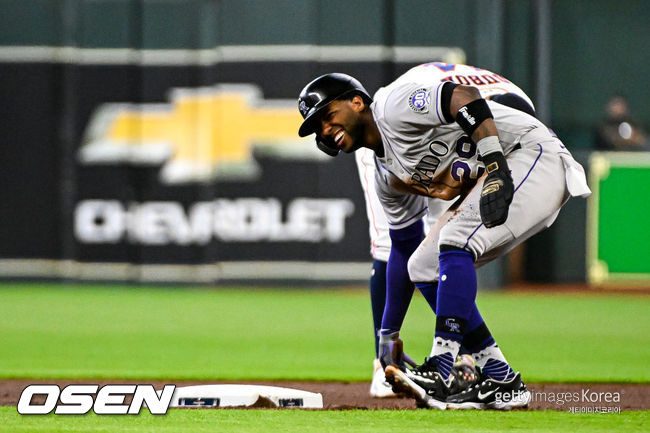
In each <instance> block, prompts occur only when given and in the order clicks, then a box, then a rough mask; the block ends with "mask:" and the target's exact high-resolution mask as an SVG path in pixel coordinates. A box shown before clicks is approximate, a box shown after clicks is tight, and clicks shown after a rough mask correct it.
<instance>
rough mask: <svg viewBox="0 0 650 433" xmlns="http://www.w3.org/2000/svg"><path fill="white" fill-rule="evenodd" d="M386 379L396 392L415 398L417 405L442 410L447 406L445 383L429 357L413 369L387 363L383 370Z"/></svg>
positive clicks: (447, 392)
mask: <svg viewBox="0 0 650 433" xmlns="http://www.w3.org/2000/svg"><path fill="white" fill-rule="evenodd" d="M384 373H385V375H386V381H387V382H388V383H390V384H391V385H392V387H393V391H394V392H396V393H403V394H406V395H408V396H409V397H412V398H414V399H415V402H416V404H417V406H418V407H423V408H433V409H439V410H444V409H446V408H447V403H446V402H445V399H446V398H447V395H448V394H449V391H448V389H447V383H446V382H445V380H444V379H443V378H442V376H441V375H440V373H439V372H438V370H437V368H436V366H435V364H434V363H433V361H431V358H427V359H426V360H425V362H424V364H422V365H420V366H419V367H416V368H415V369H413V370H410V369H408V368H405V369H404V370H401V369H399V368H398V367H397V366H395V365H392V364H391V365H388V366H387V367H386V370H385V371H384Z"/></svg>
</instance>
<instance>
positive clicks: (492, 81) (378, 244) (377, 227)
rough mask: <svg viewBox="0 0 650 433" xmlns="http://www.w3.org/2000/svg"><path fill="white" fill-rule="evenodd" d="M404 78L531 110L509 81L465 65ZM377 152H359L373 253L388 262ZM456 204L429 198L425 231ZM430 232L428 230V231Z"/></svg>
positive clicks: (427, 67)
mask: <svg viewBox="0 0 650 433" xmlns="http://www.w3.org/2000/svg"><path fill="white" fill-rule="evenodd" d="M404 77H412V78H409V79H412V80H414V81H418V80H420V79H421V77H425V78H426V80H427V81H430V82H432V83H433V82H443V81H452V82H455V83H458V84H464V85H470V86H474V87H476V88H477V89H478V90H479V91H480V93H481V96H482V97H484V98H489V97H492V96H495V95H501V94H504V93H511V94H515V95H517V96H519V97H521V98H522V99H523V100H524V101H526V102H527V103H528V104H529V105H530V106H531V108H533V107H534V105H533V103H532V101H531V100H530V98H529V97H528V95H526V93H525V92H524V91H523V90H521V89H520V88H519V87H518V86H516V85H515V84H514V83H512V82H511V81H509V80H507V79H506V78H504V77H502V76H500V75H498V74H495V73H494V72H491V71H488V70H486V69H481V68H476V67H473V66H468V65H462V64H448V63H441V62H432V63H426V64H423V65H418V66H415V67H414V68H412V69H410V70H409V71H408V72H406V74H405V75H404ZM374 156H375V154H374V152H373V151H372V150H370V149H368V148H361V149H359V150H357V151H356V152H355V159H356V163H357V169H358V171H359V180H360V182H361V186H362V188H363V191H364V198H365V201H366V213H367V216H368V225H369V234H370V253H371V255H372V257H373V259H375V260H382V261H384V262H385V261H388V255H389V254H390V248H391V241H390V237H389V235H388V221H387V219H386V216H385V214H384V211H383V208H382V205H381V203H380V201H379V199H378V198H377V193H376V190H375V173H376V169H375V159H374ZM452 202H453V201H445V200H441V199H433V198H428V203H427V208H428V209H427V218H426V221H425V228H428V227H431V226H434V225H435V223H436V221H437V219H438V218H439V217H440V216H441V215H442V214H443V213H444V212H445V210H447V209H448V208H449V206H450V205H451V203H452ZM427 232H428V229H427Z"/></svg>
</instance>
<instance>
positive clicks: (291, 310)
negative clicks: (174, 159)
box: [0, 284, 650, 382]
mask: <svg viewBox="0 0 650 433" xmlns="http://www.w3.org/2000/svg"><path fill="white" fill-rule="evenodd" d="M478 303H479V307H480V309H481V311H482V313H483V316H484V318H485V319H486V322H487V323H488V326H489V327H490V329H491V330H492V332H493V334H494V335H495V337H496V338H497V340H498V342H499V344H500V345H501V347H502V349H503V351H504V352H505V354H506V356H507V357H508V358H509V360H510V361H511V363H512V364H513V365H514V366H515V368H517V369H519V370H521V371H522V372H523V376H524V378H525V379H526V380H527V381H529V382H539V381H542V382H553V381H568V382H583V381H600V382H607V381H627V382H648V381H650V369H648V368H647V367H648V365H649V364H650V314H648V311H650V297H647V296H629V295H627V296H617V295H610V294H584V293H580V294H563V293H549V294H539V293H531V294H522V293H494V292H492V293H480V294H479V297H478ZM433 324H434V318H433V315H432V314H431V313H430V310H429V309H428V306H427V305H426V302H425V301H424V299H423V298H421V297H419V296H417V297H415V298H414V301H413V303H412V306H411V310H410V311H409V314H408V317H407V320H406V322H405V325H404V330H403V337H404V340H405V349H406V351H407V352H408V353H409V354H410V355H411V356H413V357H415V358H416V359H422V358H423V357H424V356H425V355H427V354H428V351H429V348H430V343H431V337H432V329H433ZM371 335H372V331H371V315H370V306H369V300H368V294H367V293H366V292H365V290H360V289H357V290H314V289H311V290H280V289H269V288H249V289H205V288H196V289H191V288H170V287H166V288H160V287H157V288H143V287H124V286H100V285H97V286H82V285H78V286H76V285H72V286H64V285H49V284H4V285H2V286H0V336H1V338H2V344H0V366H1V368H0V377H4V378H124V379H226V380H231V379H241V380H243V379H252V380H261V379H294V380H348V381H367V380H369V377H370V369H371V360H372V353H373V346H372V344H373V343H372V340H371Z"/></svg>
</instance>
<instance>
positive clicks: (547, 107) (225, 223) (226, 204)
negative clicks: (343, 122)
mask: <svg viewBox="0 0 650 433" xmlns="http://www.w3.org/2000/svg"><path fill="white" fill-rule="evenodd" d="M596 3H598V5H597V6H598V7H596V6H594V2H586V1H578V2H571V4H567V3H566V2H559V1H555V2H554V1H539V2H521V1H498V0H484V1H479V0H467V1H462V2H457V1H439V2H429V1H420V0H417V1H413V0H412V1H405V0H399V1H390V0H384V1H381V0H362V1H355V2H347V1H343V0H336V1H328V2H325V1H319V0H312V1H304V2H295V1H289V0H280V1H274V2H266V1H257V0H247V1H214V0H211V1H208V0H175V1H171V0H155V1H153V0H152V1H146V2H144V1H142V2H141V1H130V0H103V1H86V0H20V1H19V0H6V1H4V2H2V3H0V77H2V78H1V80H0V97H1V100H2V101H3V104H2V106H1V108H0V119H2V120H1V121H0V136H1V137H3V142H4V144H3V146H2V147H1V148H0V153H1V158H0V164H1V167H0V173H2V176H3V178H4V182H3V185H5V187H4V188H2V190H1V191H0V200H1V202H2V203H3V206H2V208H1V209H0V220H1V221H2V229H1V230H0V236H1V238H0V240H1V242H0V276H2V275H4V276H5V277H15V276H44V277H68V278H88V279H98V278H99V279H102V278H103V277H104V278H110V279H117V280H156V281H173V280H174V279H178V280H186V279H189V280H197V281H215V280H224V279H226V280H227V279H235V280H241V279H247V278H253V279H255V278H268V279H272V280H273V279H283V278H286V277H287V276H289V277H295V278H297V279H301V278H303V279H304V278H307V279H317V280H321V279H326V280H331V279H335V280H346V281H347V280H362V279H365V278H366V276H367V271H368V268H367V263H368V261H369V254H368V234H367V223H366V217H365V210H364V202H363V197H362V195H361V194H362V193H361V190H360V188H358V180H357V174H356V168H355V165H354V162H353V160H352V158H345V157H339V158H337V161H336V162H334V161H333V160H329V159H328V158H327V157H323V156H322V155H321V154H320V153H319V152H317V151H316V150H315V149H314V147H313V145H312V144H311V142H310V141H309V140H299V139H298V138H297V137H296V136H295V134H294V133H293V131H294V129H295V126H294V125H295V124H296V122H298V121H299V119H298V120H297V117H296V116H297V110H295V98H296V95H297V93H298V92H299V90H300V88H301V87H302V85H303V84H304V83H306V82H307V81H308V80H310V79H311V78H313V77H315V76H317V75H319V74H320V73H324V72H330V71H333V70H338V71H345V72H347V73H350V74H352V75H355V76H356V77H358V78H359V79H360V80H361V81H362V82H364V84H365V85H366V86H367V88H368V90H369V91H371V92H373V91H374V90H376V89H377V88H378V87H379V86H380V85H381V84H382V83H385V82H387V81H389V80H390V79H392V77H394V76H396V75H398V74H399V73H401V72H403V71H404V70H406V69H407V68H408V67H410V66H413V65H415V64H419V63H422V62H426V61H432V60H442V61H447V62H462V61H466V62H468V63H471V64H476V65H479V66H483V67H486V68H489V69H493V70H497V71H500V72H503V74H504V75H506V76H508V77H509V78H511V79H512V80H513V81H515V82H516V83H517V84H519V85H520V86H521V87H522V88H523V89H524V90H525V91H526V92H527V93H529V94H530V95H531V96H533V98H534V99H535V102H536V104H537V107H538V112H540V114H541V115H542V116H543V117H547V118H548V119H551V122H552V124H553V127H554V128H555V129H556V130H558V132H559V133H560V135H561V136H563V137H566V139H565V141H566V143H567V144H568V146H569V147H570V148H572V149H578V150H581V149H588V148H589V146H590V139H589V134H590V127H591V125H592V123H593V122H594V121H595V120H596V119H597V118H598V116H599V115H600V113H599V107H600V106H602V104H603V103H604V101H605V99H606V98H607V96H609V94H610V93H616V92H620V91H621V87H623V89H627V88H628V87H629V82H637V83H638V85H639V86H640V88H639V91H638V92H634V93H632V94H628V96H629V97H630V100H631V103H632V106H633V108H637V111H638V112H639V114H640V116H639V117H640V118H641V120H643V121H645V122H646V123H647V122H648V121H650V118H648V117H647V116H649V115H650V110H647V109H646V110H643V109H641V110H638V109H639V108H643V105H642V104H646V105H645V107H646V108H647V101H646V100H645V98H643V97H642V95H644V94H647V93H648V92H647V86H648V83H647V82H646V81H645V80H643V79H642V78H643V77H642V76H641V75H642V74H644V72H643V71H645V70H647V66H648V60H647V56H646V58H641V57H642V56H639V55H638V54H637V47H638V46H643V41H644V40H645V39H644V38H645V30H644V27H643V25H644V23H646V22H647V18H648V13H647V11H646V10H645V9H644V8H643V3H642V2H638V1H628V2H623V5H620V4H617V5H619V6H617V7H616V8H613V5H611V3H610V2H606V1H601V2H596ZM477 11H479V12H480V13H477ZM479 16H480V19H479ZM605 22H606V23H607V24H608V26H609V28H610V29H612V31H611V32H609V33H607V35H609V36H607V35H606V34H604V33H603V34H601V33H600V32H592V31H590V29H592V28H593V27H594V26H600V25H601V24H603V23H605ZM616 29H619V31H616ZM623 29H624V30H625V31H624V34H623V33H622V32H623ZM596 33H597V34H596ZM587 35H588V37H586V36H587ZM611 35H616V37H610V36H611ZM540 59H545V60H546V62H544V63H543V64H540V63H539V60H540ZM596 70H597V72H596ZM540 71H542V72H543V71H546V72H547V74H545V75H543V74H541V73H540ZM640 74H641V75H640ZM621 76H625V77H626V78H627V80H628V81H626V82H624V83H621V80H619V78H620V77H621ZM269 119H274V120H272V121H270V123H271V124H273V125H275V126H269ZM165 125H166V126H165ZM563 134H564V135H563ZM583 159H586V158H583ZM571 206H573V208H572V209H569V210H570V211H569V212H566V214H567V218H568V220H566V221H564V220H562V219H560V220H558V223H557V224H556V225H557V226H558V227H559V229H552V230H551V231H550V232H547V233H545V234H544V235H543V236H542V237H538V238H536V239H534V240H533V241H532V242H536V244H534V251H539V250H540V249H543V250H551V251H553V254H550V255H548V256H544V258H543V259H542V258H540V255H538V254H529V255H528V257H527V266H526V269H527V270H528V272H527V278H528V279H529V280H536V281H580V280H583V279H584V275H585V272H584V259H583V257H584V256H580V255H570V256H569V257H565V256H563V251H567V248H566V246H565V245H563V239H562V236H561V229H562V227H564V226H563V224H565V227H570V228H571V230H572V231H574V232H576V233H584V229H583V228H584V207H583V206H582V204H575V205H574V204H571ZM561 218H562V216H561ZM553 230H560V231H553ZM570 242H572V245H571V246H570V247H569V248H568V250H571V251H583V250H584V236H582V235H580V236H576V237H573V238H572V239H571V241H570ZM549 261H550V262H552V263H562V266H561V267H560V266H556V267H549V266H547V265H546V264H547V263H548V262H549ZM337 263H346V264H348V266H345V267H341V266H337V265H334V264H337ZM179 265H192V267H188V266H179ZM503 266H504V265H503V264H500V265H499V267H500V268H502V267H503ZM500 268H499V269H496V270H495V271H493V273H494V274H495V278H496V280H495V281H497V282H498V281H501V279H502V276H501V273H502V271H503V269H500ZM549 269H552V271H549Z"/></svg>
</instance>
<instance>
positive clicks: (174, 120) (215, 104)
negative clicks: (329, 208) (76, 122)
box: [80, 84, 320, 183]
mask: <svg viewBox="0 0 650 433" xmlns="http://www.w3.org/2000/svg"><path fill="white" fill-rule="evenodd" d="M170 99H171V103H169V104H164V103H163V104H104V105H102V106H100V107H99V108H98V109H97V110H96V112H95V113H94V114H93V116H92V118H91V120H90V122H89V125H88V128H87V130H86V136H85V139H84V144H83V146H82V148H81V151H80V160H81V162H83V163H86V164H107V163H130V164H134V163H135V164H142V165H157V164H164V165H163V168H162V171H161V180H162V181H163V182H165V183H184V182H195V181H209V180H213V179H222V178H228V179H232V178H249V179H250V178H252V177H255V176H256V175H257V171H258V169H257V165H256V164H255V161H254V159H253V148H254V147H262V148H264V149H265V150H267V151H269V152H274V153H276V154H278V153H280V154H285V155H286V154H287V153H289V154H291V155H292V157H295V156H300V157H305V158H310V159H311V158H319V157H320V155H319V154H318V152H317V151H316V150H315V147H314V146H313V144H312V139H304V138H303V139H301V138H299V137H298V135H297V131H298V127H299V126H300V123H301V122H302V118H301V116H300V114H299V112H298V110H297V109H296V102H295V101H294V100H291V99H282V100H264V99H263V98H262V95H261V92H260V90H259V88H258V87H256V86H253V85H249V84H242V85H225V84H220V85H216V86H213V87H205V88H195V89H174V90H172V92H171V96H170Z"/></svg>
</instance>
